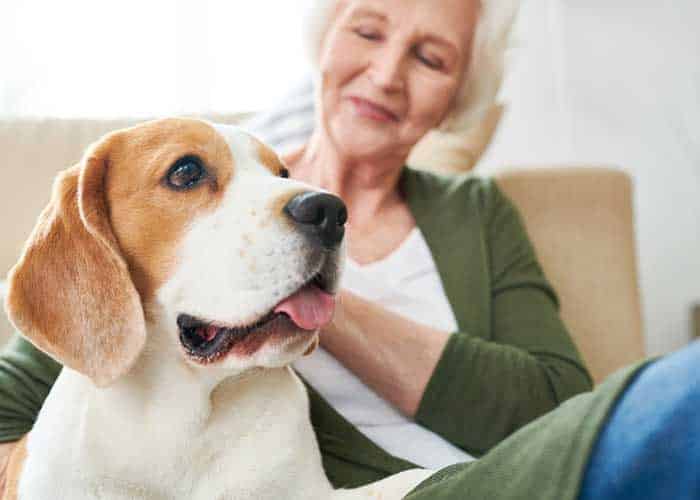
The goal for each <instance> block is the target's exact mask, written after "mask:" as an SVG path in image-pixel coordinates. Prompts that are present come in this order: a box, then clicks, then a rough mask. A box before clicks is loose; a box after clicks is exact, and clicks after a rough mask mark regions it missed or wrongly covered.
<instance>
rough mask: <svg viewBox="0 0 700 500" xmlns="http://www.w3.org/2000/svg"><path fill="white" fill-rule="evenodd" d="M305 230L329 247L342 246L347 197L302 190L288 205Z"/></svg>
mask: <svg viewBox="0 0 700 500" xmlns="http://www.w3.org/2000/svg"><path fill="white" fill-rule="evenodd" d="M284 211H285V212H286V213H287V215H289V216H290V217H291V218H292V220H293V221H294V222H295V223H296V225H297V226H298V227H299V229H301V231H302V232H303V233H304V234H306V235H307V236H309V237H310V238H311V240H312V241H313V242H314V243H317V244H319V245H321V246H322V247H323V248H325V249H327V250H333V249H335V248H337V247H338V245H340V242H341V241H342V240H343V235H344V234H345V227H344V225H345V223H346V222H347V220H348V211H347V209H346V208H345V203H343V200H341V199H340V198H338V197H337V196H333V195H332V194H328V193H315V192H309V193H301V194H298V195H296V196H295V197H294V198H292V199H291V200H289V202H288V203H287V205H285V207H284Z"/></svg>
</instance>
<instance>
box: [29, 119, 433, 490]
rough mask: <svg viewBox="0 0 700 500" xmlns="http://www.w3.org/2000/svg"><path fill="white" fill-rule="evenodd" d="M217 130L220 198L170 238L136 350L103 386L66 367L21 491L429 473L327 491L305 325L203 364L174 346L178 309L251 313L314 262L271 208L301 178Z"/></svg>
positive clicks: (298, 486)
mask: <svg viewBox="0 0 700 500" xmlns="http://www.w3.org/2000/svg"><path fill="white" fill-rule="evenodd" d="M218 130H219V131H220V133H222V134H223V135H224V136H225V137H226V139H227V141H228V144H229V146H230V148H231V150H232V151H231V152H232V154H233V157H234V159H235V174H234V176H233V178H232V181H231V182H230V184H229V185H228V186H226V188H225V189H226V191H225V194H224V199H223V201H222V203H221V204H220V206H219V207H218V208H217V209H216V210H215V211H213V212H212V213H209V214H207V215H204V216H202V217H199V218H197V219H196V220H195V221H194V222H193V223H192V224H191V226H190V227H189V228H188V230H187V232H186V235H185V237H184V239H183V240H182V241H181V242H179V243H178V244H179V247H178V250H179V257H180V258H179V261H178V262H179V264H178V267H177V269H176V271H175V272H174V274H173V275H172V276H171V277H170V278H169V279H168V281H167V282H166V283H165V284H164V285H163V286H162V287H161V288H160V289H159V290H158V292H157V294H156V299H155V301H154V303H152V304H149V312H150V313H151V315H150V317H151V318H152V319H151V320H150V322H149V323H148V325H147V331H148V337H147V340H146V346H145V348H144V351H143V353H142V354H141V356H140V357H139V359H138V360H137V362H136V364H135V366H134V367H133V368H132V369H131V370H130V371H129V373H127V374H126V375H125V376H123V377H122V378H120V379H118V380H117V381H116V382H115V383H114V384H112V385H111V386H109V387H107V388H103V389H99V388H97V387H96V386H95V385H94V384H93V383H92V381H91V380H90V379H88V378H87V377H85V376H83V375H81V374H79V373H77V372H75V371H73V370H70V369H67V368H66V369H64V370H63V372H62V373H61V375H60V376H59V378H58V380H57V381H56V383H55V385H54V388H53V390H52V391H51V393H50V394H49V397H48V399H47V400H46V402H45V404H44V407H43V408H42V410H41V412H40V415H39V418H38V421H37V423H36V425H35V427H34V429H33V430H32V432H31V434H30V436H29V439H28V443H27V452H28V454H27V459H26V461H25V463H24V468H23V472H22V476H21V479H20V484H19V498H21V499H41V500H44V499H47V498H51V499H56V500H60V499H66V500H68V499H70V500H86V499H104V500H127V499H129V500H136V499H149V500H161V499H162V500H165V499H188V500H189V499H191V500H213V499H236V500H238V499H240V500H244V499H248V500H267V499H270V500H272V499H275V500H278V499H289V500H294V499H299V500H302V499H303V500H313V499H319V500H321V499H324V500H326V499H338V500H340V499H351V498H352V499H361V498H382V499H393V498H396V499H398V498H402V497H403V496H404V495H405V494H406V493H407V492H408V491H410V490H411V489H412V488H413V487H414V486H415V485H416V484H417V483H419V482H420V481H422V480H423V479H425V478H426V477H427V476H428V475H430V471H425V470H415V471H408V472H405V473H402V474H398V475H396V476H392V477H391V478H387V479H386V480H383V481H380V482H377V483H374V484H373V485H370V486H367V487H364V488H359V489H356V490H337V491H333V489H332V487H331V485H330V483H329V482H328V480H327V479H326V477H325V474H324V472H323V468H322V465H321V457H320V453H319V450H318V445H317V442H316V439H315V435H314V432H313V429H312V427H311V423H310V420H309V416H308V398H307V395H306V391H305V389H304V387H303V385H302V384H301V382H300V381H299V379H298V378H297V377H296V375H295V374H294V373H293V372H292V370H291V369H290V368H289V367H288V366H287V365H288V364H289V363H290V362H291V361H293V360H294V359H296V358H297V357H299V356H300V355H301V354H302V353H303V352H304V351H305V350H306V349H307V348H308V347H309V345H310V344H311V342H313V341H314V339H313V336H311V335H307V336H306V337H302V340H301V341H298V340H294V339H292V340H290V341H289V342H287V343H284V344H282V345H277V346H265V347H263V348H262V349H261V350H260V351H258V352H257V353H255V354H253V355H252V356H249V357H245V358H239V357H236V356H232V355H229V356H228V357H227V358H226V359H224V360H223V361H221V362H218V363H216V364H214V365H213V366H212V365H209V366H202V365H198V364H196V363H194V362H192V361H191V360H189V359H187V357H186V356H185V355H184V353H183V352H182V347H181V346H180V344H179V341H178V332H177V328H176V326H175V320H176V318H177V315H178V314H179V313H181V312H185V313H187V314H190V315H197V316H201V317H202V318H206V319H209V320H212V321H220V322H222V323H227V324H234V325H238V324H247V323H250V322H251V321H254V320H256V319H257V318H259V317H260V316H261V315H264V314H265V313H267V312H268V311H269V310H270V309H271V308H272V307H273V306H274V305H275V304H276V303H277V302H279V300H280V299H282V298H283V297H285V296H286V295H289V294H290V293H292V292H293V291H294V290H296V289H297V288H298V287H299V286H300V285H301V284H303V283H304V282H305V281H306V280H307V279H308V278H309V277H310V276H311V275H313V274H315V272H316V271H317V270H318V269H317V268H318V266H320V265H321V264H320V263H319V255H317V254H315V253H314V251H313V250H310V249H309V245H308V244H307V243H306V241H305V239H304V238H303V237H302V236H301V235H300V234H298V233H297V232H296V231H295V230H294V227H293V226H292V225H291V224H290V223H288V222H287V221H286V220H285V218H284V216H283V215H282V214H280V213H275V212H274V211H273V207H274V204H273V203H272V202H273V201H274V200H275V199H277V198H278V197H279V196H282V195H284V194H285V193H287V194H289V193H291V192H296V191H299V190H307V189H309V188H308V187H305V186H303V185H301V184H299V183H295V182H291V181H288V180H282V179H279V178H276V177H274V176H273V175H271V174H270V172H269V171H268V170H266V169H265V168H264V167H263V166H261V165H260V164H259V160H258V159H257V157H256V155H255V154H254V151H255V148H254V146H253V144H252V143H251V141H250V139H249V138H248V137H247V136H246V135H244V134H243V133H242V132H239V131H236V130H234V129H229V128H219V129H218ZM331 258H337V256H333V257H331Z"/></svg>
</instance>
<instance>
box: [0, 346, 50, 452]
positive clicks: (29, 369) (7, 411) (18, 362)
mask: <svg viewBox="0 0 700 500" xmlns="http://www.w3.org/2000/svg"><path fill="white" fill-rule="evenodd" d="M60 371H61V365H59V364H58V363H56V362H55V361H54V360H53V359H51V358H50V357H49V356H47V355H46V354H44V353H43V352H41V351H39V350H38V349H36V348H35V347H34V346H32V345H31V344H30V343H29V342H27V341H26V340H24V339H22V338H21V337H19V335H16V336H15V337H14V338H13V339H12V340H11V341H10V342H9V344H8V345H7V346H6V347H5V349H4V350H3V351H2V354H0V443H5V442H8V441H16V440H17V439H19V438H21V437H22V436H23V435H24V434H26V433H27V432H29V430H31V428H32V426H33V425H34V421H35V420H36V417H37V415H38V414H39V409H40V408H41V405H42V404H43V403H44V400H45V399H46V396H48V394H49V391H50V390H51V386H52V385H53V383H54V381H55V380H56V377H58V374H59V372H60Z"/></svg>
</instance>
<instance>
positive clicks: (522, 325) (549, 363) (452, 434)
mask: <svg viewBox="0 0 700 500" xmlns="http://www.w3.org/2000/svg"><path fill="white" fill-rule="evenodd" d="M484 191H485V193H484V198H485V201H484V206H483V219H484V234H483V238H484V245H485V247H486V248H487V251H488V258H487V259H486V260H487V261H488V262H489V264H488V265H489V266H490V269H489V275H490V276H491V290H490V295H491V304H490V306H491V307H490V317H491V320H490V337H489V338H488V340H486V339H483V338H480V337H477V336H475V335H471V334H470V332H456V333H453V334H451V335H448V334H447V333H445V332H440V331H437V330H434V329H431V328H428V327H424V326H422V325H419V324H416V323H414V322H412V321H410V320H407V319H406V318H403V317H401V316H399V315H396V314H393V313H391V312H389V311H386V310H384V309H382V308H381V307H379V306H377V305H375V304H370V303H367V301H364V300H362V299H360V298H358V297H355V296H352V295H350V294H345V293H344V294H342V296H341V307H340V308H339V314H338V318H337V320H334V322H333V324H332V326H331V328H329V329H328V330H327V331H324V332H323V334H322V336H321V339H322V345H324V347H325V348H326V349H328V350H329V351H330V352H331V353H332V354H333V355H334V356H336V358H337V359H338V360H339V361H340V362H342V363H343V364H345V365H346V366H347V367H348V368H349V369H351V370H352V371H354V372H355V373H356V374H357V375H358V376H359V377H360V378H361V379H362V380H363V381H364V382H365V383H366V384H367V385H369V386H370V387H372V388H373V389H374V390H375V391H376V392H377V393H378V394H380V395H381V396H382V397H384V398H385V399H386V400H388V401H390V402H391V403H393V404H394V405H395V406H397V407H398V408H399V409H400V410H401V411H403V412H404V413H405V414H407V415H409V416H412V417H414V418H415V419H416V420H417V421H418V422H420V423H421V424H423V425H425V426H426V427H427V428H429V429H431V430H433V431H435V432H437V433H439V434H440V435H442V436H443V437H445V438H446V439H448V440H449V441H450V442H452V443H454V444H456V445H457V446H459V447H461V448H463V449H465V450H466V451H468V452H470V453H471V454H475V455H480V454H483V453H484V452H486V451H487V450H488V449H490V448H491V447H492V446H494V445H495V444H496V443H498V442H499V441H501V440H502V439H503V438H504V437H506V436H507V435H509V434H511V433H512V432H513V431H515V430H516V429H518V428H519V427H521V426H523V425H524V424H526V423H528V422H530V421H532V420H533V419H535V418H537V417H538V416H540V415H542V414H544V413H546V412H548V411H549V410H551V409H553V408H554V407H556V406H557V405H558V404H559V403H561V402H562V401H564V400H565V399H567V398H569V397H571V396H573V395H575V394H577V393H580V392H583V391H587V390H590V388H591V387H592V381H591V378H590V376H589V374H588V372H587V370H586V368H585V367H584V365H583V363H582V361H581V359H580V356H579V354H578V351H577V349H576V347H575V346H574V344H573V341H572V340H571V337H570V336H569V334H568V332H567V330H566V328H565V326H564V324H563V322H562V321H561V318H560V317H559V313H558V304H557V300H556V296H555V295H554V292H553V291H552V289H551V287H550V286H549V284H548V283H547V281H546V279H545V277H544V275H543V273H542V270H541V268H540V266H539V264H538V263H537V260H536V258H535V254H534V250H533V248H532V246H531V244H530V242H529V239H528V238H527V234H526V233H525V229H524V227H523V224H522V221H521V220H520V217H519V215H518V213H517V212H516V210H515V209H514V207H513V206H512V204H511V203H510V202H509V201H508V200H507V199H506V198H505V197H504V196H503V195H502V194H501V193H500V191H498V189H497V188H496V187H495V186H492V187H490V188H486V189H484ZM455 251H457V249H455ZM465 286H469V284H468V283H465Z"/></svg>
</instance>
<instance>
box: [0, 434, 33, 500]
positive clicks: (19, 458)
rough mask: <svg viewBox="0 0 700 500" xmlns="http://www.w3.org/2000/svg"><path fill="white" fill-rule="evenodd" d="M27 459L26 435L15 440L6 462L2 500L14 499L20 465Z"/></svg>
mask: <svg viewBox="0 0 700 500" xmlns="http://www.w3.org/2000/svg"><path fill="white" fill-rule="evenodd" d="M26 459H27V435H25V436H24V437H23V438H22V439H20V440H19V441H17V443H16V444H15V446H14V448H13V450H12V453H11V454H10V457H9V459H8V462H7V469H6V470H5V491H4V494H3V496H2V500H16V499H17V495H18V493H17V488H18V486H19V479H20V477H21V475H22V466H23V465H24V461H25V460H26Z"/></svg>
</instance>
